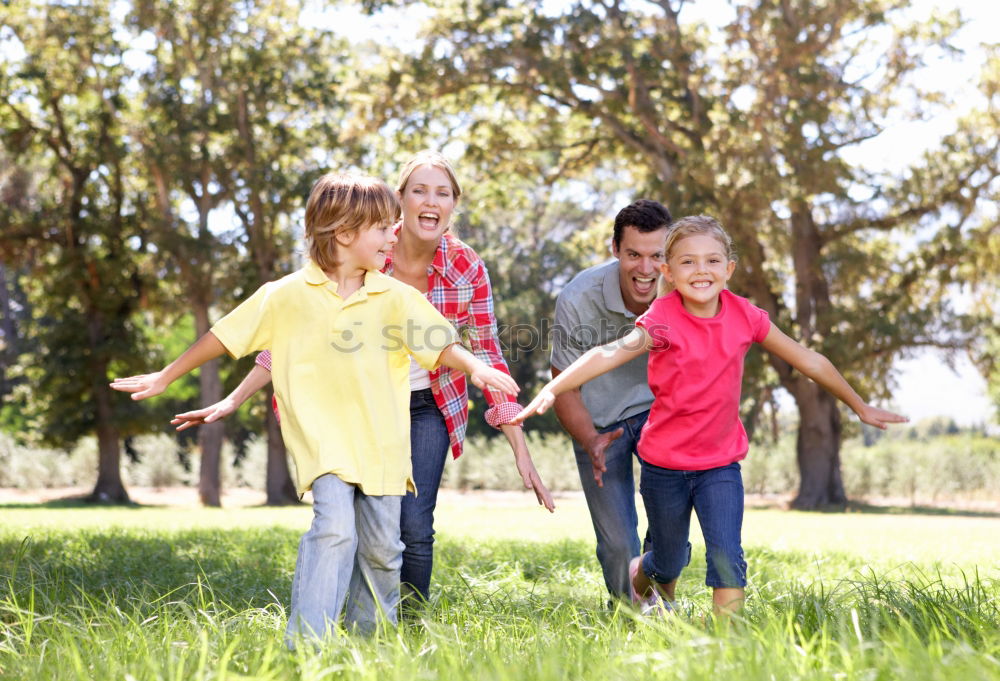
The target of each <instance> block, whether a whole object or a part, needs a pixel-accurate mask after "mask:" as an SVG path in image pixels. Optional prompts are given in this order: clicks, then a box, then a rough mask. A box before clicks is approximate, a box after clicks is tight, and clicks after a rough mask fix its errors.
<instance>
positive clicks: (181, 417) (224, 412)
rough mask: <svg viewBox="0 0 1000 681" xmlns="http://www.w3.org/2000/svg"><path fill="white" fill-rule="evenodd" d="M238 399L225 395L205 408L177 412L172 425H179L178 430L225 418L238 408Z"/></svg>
mask: <svg viewBox="0 0 1000 681" xmlns="http://www.w3.org/2000/svg"><path fill="white" fill-rule="evenodd" d="M237 406H239V405H237V404H236V401H235V400H233V398H232V396H230V397H224V398H222V399H221V400H219V401H218V402H216V403H215V404H213V405H210V406H208V407H205V408H203V409H196V410H195V411H186V412H184V413H183V414H177V415H176V416H174V418H173V420H172V421H171V422H170V425H172V426H177V430H178V431H181V430H187V429H188V428H192V427H194V426H200V425H203V424H205V423H214V422H216V421H218V420H219V419H223V418H225V417H227V416H229V415H230V414H232V413H233V412H234V411H236V408H237Z"/></svg>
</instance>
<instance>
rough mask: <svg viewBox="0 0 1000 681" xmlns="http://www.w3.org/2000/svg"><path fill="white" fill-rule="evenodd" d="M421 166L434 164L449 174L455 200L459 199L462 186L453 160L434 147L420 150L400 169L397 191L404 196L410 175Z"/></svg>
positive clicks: (433, 165)
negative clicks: (452, 164) (452, 162)
mask: <svg viewBox="0 0 1000 681" xmlns="http://www.w3.org/2000/svg"><path fill="white" fill-rule="evenodd" d="M420 166H432V167H434V168H438V169H440V170H443V171H444V172H445V174H446V175H447V176H448V181H449V182H451V191H452V194H454V196H455V200H456V201H458V197H460V196H461V195H462V187H461V185H459V184H458V177H457V176H456V175H455V169H454V168H452V166H451V162H450V161H449V160H448V159H446V158H445V157H444V156H443V155H442V154H441V153H440V152H437V151H434V150H433V149H425V150H424V151H419V152H417V154H416V155H415V156H414V157H413V158H411V159H410V160H409V161H407V162H406V165H404V166H403V168H402V170H400V171H399V181H398V182H397V183H396V191H397V192H399V195H400V196H402V195H403V193H404V192H405V191H406V185H407V183H408V182H409V181H410V175H412V174H413V171H414V170H416V169H417V168H419V167H420Z"/></svg>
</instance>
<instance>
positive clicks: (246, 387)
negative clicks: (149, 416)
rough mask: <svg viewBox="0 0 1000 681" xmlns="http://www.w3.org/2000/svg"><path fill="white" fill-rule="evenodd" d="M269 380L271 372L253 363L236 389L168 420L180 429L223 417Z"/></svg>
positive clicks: (237, 407) (238, 406)
mask: <svg viewBox="0 0 1000 681" xmlns="http://www.w3.org/2000/svg"><path fill="white" fill-rule="evenodd" d="M270 382H271V372H270V371H268V370H267V369H265V368H264V367H262V366H260V365H259V364H254V365H253V369H251V370H250V373H248V374H247V375H246V378H244V379H243V381H241V382H240V384H239V385H238V386H236V390H234V391H233V392H231V393H229V394H228V395H227V396H226V397H224V398H222V399H221V400H219V401H218V402H216V403H215V404H212V405H209V406H207V407H203V408H202V409H195V410H194V411H186V412H184V413H183V414H177V415H176V416H174V418H173V420H172V421H171V422H170V425H172V426H177V430H179V431H180V430H186V429H188V428H191V427H193V426H200V425H202V424H205V423H214V422H215V421H218V420H219V419H224V418H225V417H227V416H229V415H230V414H232V413H233V412H234V411H236V410H237V409H239V408H240V405H241V404H243V403H244V402H246V401H247V400H248V399H250V396H251V395H253V394H254V393H255V392H257V391H258V390H260V389H261V388H263V387H264V386H265V385H267V384H268V383H270Z"/></svg>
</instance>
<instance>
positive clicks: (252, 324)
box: [212, 262, 458, 495]
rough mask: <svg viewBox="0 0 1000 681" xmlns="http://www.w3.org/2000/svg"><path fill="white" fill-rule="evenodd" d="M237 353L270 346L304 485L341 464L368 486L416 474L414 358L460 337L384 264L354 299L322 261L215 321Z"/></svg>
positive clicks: (347, 476) (398, 483) (342, 474)
mask: <svg viewBox="0 0 1000 681" xmlns="http://www.w3.org/2000/svg"><path fill="white" fill-rule="evenodd" d="M212 333H213V334H215V336H216V337H217V338H218V339H219V340H220V341H221V342H222V344H223V345H224V346H225V347H226V350H227V351H228V352H229V354H231V355H232V356H233V357H242V356H244V355H247V354H250V353H252V352H256V351H260V350H265V349H269V350H270V351H271V381H272V382H273V384H274V393H275V396H276V397H277V400H278V410H279V412H280V413H281V435H282V437H283V438H284V440H285V445H286V446H287V448H288V451H289V452H290V453H291V455H292V460H293V461H294V462H295V471H296V476H295V477H296V487H297V488H298V491H299V494H303V493H305V492H306V491H307V490H309V489H310V488H311V487H312V483H313V481H314V480H315V479H316V478H318V477H319V476H321V475H324V474H326V473H333V474H334V475H336V476H337V477H338V478H340V479H341V480H343V481H344V482H348V483H352V484H356V485H358V487H360V488H361V491H363V492H364V493H365V494H370V495H398V494H405V493H406V491H407V490H408V489H411V490H412V489H414V485H413V481H412V480H411V479H410V473H411V467H410V378H409V377H410V359H409V356H410V355H411V354H412V355H413V357H414V358H415V359H416V361H417V363H418V364H420V366H422V367H424V368H425V369H428V370H431V369H434V368H436V367H437V365H438V357H439V356H440V354H441V352H442V351H443V350H444V349H445V348H447V347H448V346H449V345H451V344H452V343H455V342H457V341H458V335H457V334H456V332H455V329H454V327H452V325H451V324H450V323H448V320H446V319H445V318H444V317H443V316H442V315H441V313H440V312H438V311H437V310H436V309H435V308H434V306H433V305H431V304H430V303H429V302H428V301H427V299H426V298H425V297H424V295H423V294H422V293H420V292H419V291H417V290H416V289H415V288H413V287H411V286H408V285H406V284H404V283H402V282H400V281H397V280H395V279H393V278H391V277H388V276H386V275H384V274H381V273H379V272H374V271H369V272H368V273H366V274H365V282H364V285H363V286H362V287H361V288H360V289H358V290H357V291H355V292H354V293H352V294H351V295H350V296H349V297H348V298H347V299H346V300H345V299H343V298H341V296H340V295H338V294H337V284H336V283H334V282H332V281H330V279H329V278H328V277H327V276H326V274H325V273H324V272H323V270H321V269H320V268H319V267H318V266H316V265H315V264H314V263H312V262H309V263H308V264H307V265H306V266H305V267H303V268H302V269H301V270H299V271H298V272H294V273H293V274H289V275H288V276H286V277H283V278H281V279H279V280H278V281H272V282H270V283H267V284H264V285H263V286H262V287H260V288H259V289H258V290H257V292H256V293H254V294H253V295H252V296H250V298H248V299H247V300H245V301H244V302H243V303H241V304H240V306H239V307H237V308H236V309H235V310H233V311H232V312H230V313H229V314H228V315H226V316H225V317H223V318H222V319H221V320H219V322H218V323H217V324H216V325H215V326H213V327H212Z"/></svg>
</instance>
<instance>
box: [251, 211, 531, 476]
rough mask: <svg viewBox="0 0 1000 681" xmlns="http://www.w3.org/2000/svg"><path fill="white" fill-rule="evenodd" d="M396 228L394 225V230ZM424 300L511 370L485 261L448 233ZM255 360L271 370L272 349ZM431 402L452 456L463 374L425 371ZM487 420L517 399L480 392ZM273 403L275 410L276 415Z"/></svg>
mask: <svg viewBox="0 0 1000 681" xmlns="http://www.w3.org/2000/svg"><path fill="white" fill-rule="evenodd" d="M396 229H397V231H398V229H399V228H398V227H397V228H396ZM392 269H393V268H392V256H391V255H390V256H389V257H388V258H386V263H385V267H384V268H383V270H382V271H383V272H385V273H386V274H388V275H392ZM426 295H427V300H429V301H430V302H431V304H432V305H434V307H436V308H437V309H438V311H439V312H440V313H441V314H443V315H444V316H445V318H446V319H447V320H448V321H449V322H451V323H452V324H453V325H454V327H455V328H456V329H457V330H458V332H459V335H460V336H461V337H462V341H463V343H465V344H466V346H467V347H468V349H469V351H470V352H472V354H473V355H475V356H476V357H477V358H479V359H480V360H482V361H483V362H485V363H486V364H488V365H490V366H492V367H493V368H494V369H499V370H500V371H503V372H504V373H506V374H510V370H509V369H508V368H507V363H506V362H505V361H504V359H503V355H502V354H500V343H499V341H498V340H497V322H496V317H494V316H493V290H492V288H491V287H490V277H489V273H488V272H487V271H486V265H485V264H484V263H483V261H482V259H480V257H479V256H478V255H476V252H475V251H474V250H472V249H471V248H470V247H469V246H467V245H466V244H464V243H462V242H461V241H459V240H458V239H457V238H456V237H454V236H452V235H451V234H448V233H445V234H444V236H442V237H441V243H439V244H438V248H437V252H436V253H435V254H434V260H433V262H432V263H431V267H430V268H429V269H428V270H427V294H426ZM257 364H259V365H261V366H262V367H264V368H265V369H267V370H268V371H270V370H271V353H270V352H268V351H266V350H265V351H264V352H262V353H260V354H259V355H257ZM430 377H431V391H432V392H433V393H434V401H435V402H436V403H437V406H438V409H440V410H441V414H442V415H443V416H444V422H445V425H446V426H447V427H448V437H449V439H450V441H451V451H452V454H453V455H454V456H455V458H458V457H459V456H461V454H462V443H463V441H464V440H465V431H466V428H467V427H468V425H469V392H468V388H467V387H466V380H465V374H464V373H462V372H461V371H458V370H456V369H451V368H449V367H446V366H440V367H438V368H437V369H435V370H434V371H431V372H430ZM483 392H484V394H485V396H486V403H487V404H489V405H490V408H489V409H487V410H486V422H487V423H488V424H490V425H491V426H493V427H494V428H499V427H500V426H502V425H505V424H508V423H510V420H511V419H512V418H514V417H515V416H517V414H518V413H520V411H521V405H519V404H518V403H517V401H516V400H515V399H514V398H513V397H510V396H509V395H506V394H504V393H502V392H499V391H496V390H493V389H492V388H487V389H486V390H484V391H483ZM277 411H278V410H277V405H275V413H277Z"/></svg>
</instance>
